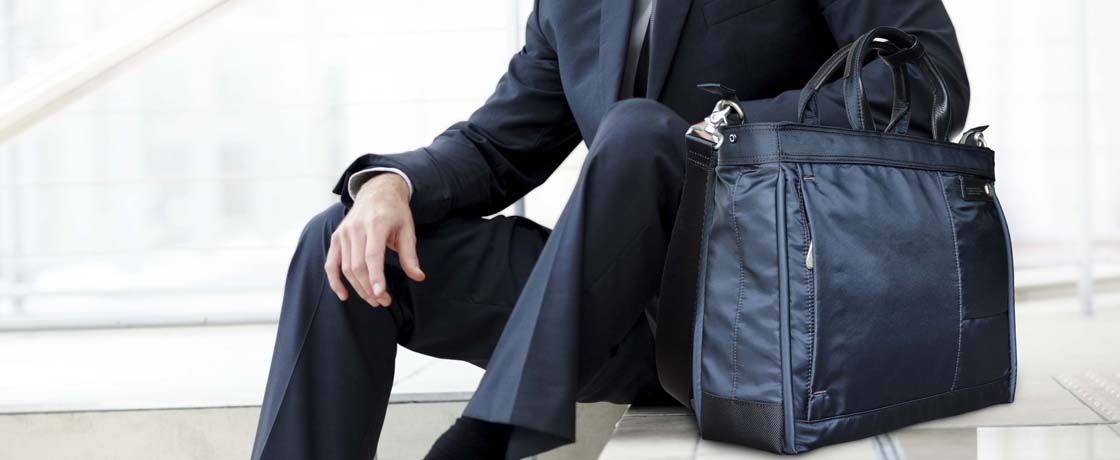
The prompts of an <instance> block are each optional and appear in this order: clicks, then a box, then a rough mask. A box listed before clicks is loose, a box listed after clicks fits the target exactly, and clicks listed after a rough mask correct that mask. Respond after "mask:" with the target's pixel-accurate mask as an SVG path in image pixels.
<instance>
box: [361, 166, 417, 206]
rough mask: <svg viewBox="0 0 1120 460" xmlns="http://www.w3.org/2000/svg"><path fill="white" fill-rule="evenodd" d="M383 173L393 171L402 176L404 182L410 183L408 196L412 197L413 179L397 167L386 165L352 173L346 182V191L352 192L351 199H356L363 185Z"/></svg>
mask: <svg viewBox="0 0 1120 460" xmlns="http://www.w3.org/2000/svg"><path fill="white" fill-rule="evenodd" d="M381 173H393V174H396V175H398V176H401V178H402V179H404V183H406V184H408V198H409V199H412V180H410V179H409V178H408V175H407V174H405V173H404V171H401V170H399V169H397V168H386V167H377V168H368V169H363V170H361V171H358V172H356V173H354V174H351V175H350V181H349V182H348V183H347V184H346V192H347V193H349V194H350V199H354V197H356V196H358V190H359V189H361V188H362V185H363V184H365V183H366V181H368V180H370V179H371V178H372V177H373V176H376V175H378V174H381Z"/></svg>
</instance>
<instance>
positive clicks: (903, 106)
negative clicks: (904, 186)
mask: <svg viewBox="0 0 1120 460" xmlns="http://www.w3.org/2000/svg"><path fill="white" fill-rule="evenodd" d="M851 50H852V44H851V43H849V44H847V45H844V46H843V47H842V48H840V49H839V50H837V51H836V53H835V54H833V55H832V57H830V58H828V60H826V61H825V63H824V65H822V66H821V68H820V69H818V70H817V73H816V74H814V75H813V78H811V79H809V82H808V83H807V84H806V85H805V88H804V89H803V90H802V91H801V97H800V98H799V100H798V101H797V104H798V105H797V114H798V121H799V122H801V123H806V124H814V125H817V124H820V120H819V115H818V113H819V111H818V108H817V93H818V92H819V91H820V89H821V87H822V86H824V84H825V83H828V81H829V79H831V78H832V76H833V75H834V74H836V72H837V71H838V70H840V69H841V68H843V67H842V66H843V65H844V63H845V62H846V59H847V58H848V56H849V54H850V53H851ZM870 51H878V52H879V56H880V57H882V58H883V59H884V60H886V58H887V57H888V56H893V55H896V54H899V53H901V52H903V51H904V50H901V49H899V48H898V47H897V46H895V45H894V44H892V43H889V42H878V41H876V42H871V44H870V45H869V46H868V47H867V50H866V51H864V53H867V54H869V53H870ZM866 59H867V58H866V57H864V58H863V59H861V62H862V61H865V60H866ZM886 62H887V65H888V67H890V71H891V82H892V83H893V89H894V106H893V107H892V108H891V121H890V124H888V125H887V128H886V129H885V132H888V133H897V134H906V131H907V129H908V128H909V125H910V87H909V84H908V81H907V78H906V70H905V62H904V61H901V60H892V61H886Z"/></svg>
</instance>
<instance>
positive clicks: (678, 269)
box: [654, 130, 716, 408]
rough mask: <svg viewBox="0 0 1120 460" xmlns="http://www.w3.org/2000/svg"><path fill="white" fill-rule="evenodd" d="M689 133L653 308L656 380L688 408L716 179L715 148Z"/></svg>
mask: <svg viewBox="0 0 1120 460" xmlns="http://www.w3.org/2000/svg"><path fill="white" fill-rule="evenodd" d="M694 132H695V131H693V130H690V131H689V134H688V135H687V136H686V137H687V139H688V157H687V161H685V175H684V188H683V191H682V192H681V201H680V205H679V206H678V208H677V216H676V221H675V222H674V225H673V233H672V235H671V236H670V237H669V248H668V251H667V253H666V256H665V269H664V271H663V272H662V278H661V290H660V291H661V292H660V296H659V299H658V306H657V320H656V329H657V330H656V342H655V345H654V346H655V349H656V353H657V375H658V378H659V379H660V380H661V386H662V387H663V388H665V391H666V392H668V393H669V395H671V396H672V397H673V398H674V399H676V400H677V401H679V402H680V403H681V404H684V405H685V407H690V408H691V407H692V352H693V337H694V335H695V334H694V332H695V327H696V305H697V296H698V295H699V292H700V286H701V284H700V273H702V272H703V270H702V269H701V268H702V267H701V266H700V264H701V262H702V260H703V257H702V255H703V254H702V251H703V246H704V240H705V238H704V227H705V225H706V222H707V221H708V211H709V206H708V203H709V202H710V200H709V199H708V197H709V193H710V190H711V184H712V181H713V180H714V178H715V163H716V143H715V142H712V141H711V140H708V139H704V138H701V137H699V136H697V135H695V134H694Z"/></svg>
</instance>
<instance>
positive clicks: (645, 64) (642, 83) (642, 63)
mask: <svg viewBox="0 0 1120 460" xmlns="http://www.w3.org/2000/svg"><path fill="white" fill-rule="evenodd" d="M651 25H652V24H651ZM652 28H653V27H647V28H646V35H645V37H642V50H641V51H640V52H638V68H637V69H634V97H646V85H647V84H648V82H647V80H648V79H649V31H650V29H652Z"/></svg>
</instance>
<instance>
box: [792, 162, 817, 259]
mask: <svg viewBox="0 0 1120 460" xmlns="http://www.w3.org/2000/svg"><path fill="white" fill-rule="evenodd" d="M804 180H805V176H801V177H798V179H797V183H796V184H797V206H798V207H799V208H800V210H801V220H803V221H804V222H805V239H807V240H808V241H809V249H808V250H807V251H806V252H805V268H807V269H809V270H812V269H813V266H814V260H813V226H812V225H810V224H809V211H808V208H807V207H806V206H805V189H804V188H803V186H802V182H803V181H804Z"/></svg>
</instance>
